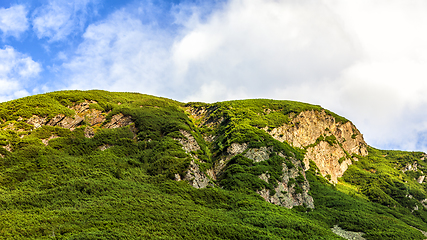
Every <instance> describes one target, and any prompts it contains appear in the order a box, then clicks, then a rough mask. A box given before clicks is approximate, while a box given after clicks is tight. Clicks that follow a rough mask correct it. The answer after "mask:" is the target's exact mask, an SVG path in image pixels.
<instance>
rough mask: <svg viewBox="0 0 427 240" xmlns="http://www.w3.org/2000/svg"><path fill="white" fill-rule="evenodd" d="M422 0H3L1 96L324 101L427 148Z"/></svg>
mask: <svg viewBox="0 0 427 240" xmlns="http://www.w3.org/2000/svg"><path fill="white" fill-rule="evenodd" d="M426 12H427V1H425V0H411V1H407V0H376V1H372V0H357V1H354V0H210V1H203V0H182V1H181V0H175V1H166V0H140V1H134V0H122V1H113V0H105V1H102V0H74V1H65V0H64V1H59V0H13V1H12V0H2V1H0V101H8V100H12V99H16V98H20V97H24V96H28V95H34V94H39V93H45V92H51V91H58V90H68V89H78V90H88V89H102V90H108V91H125V92H139V93H144V94H151V95H156V96H162V97H167V98H172V99H175V100H179V101H182V102H189V101H202V102H216V101H224V100H233V99H247V98H269V99H281V100H295V101H301V102H307V103H311V104H316V105H321V106H322V107H324V108H327V109H329V110H331V111H333V112H335V113H337V114H339V115H341V116H344V117H346V118H347V119H350V120H351V121H352V122H353V123H354V124H355V125H356V127H357V128H358V129H359V130H360V131H361V132H362V134H363V135H364V138H365V140H366V141H367V143H368V144H369V145H371V146H373V147H376V148H380V149H401V150H409V151H424V152H427V14H426Z"/></svg>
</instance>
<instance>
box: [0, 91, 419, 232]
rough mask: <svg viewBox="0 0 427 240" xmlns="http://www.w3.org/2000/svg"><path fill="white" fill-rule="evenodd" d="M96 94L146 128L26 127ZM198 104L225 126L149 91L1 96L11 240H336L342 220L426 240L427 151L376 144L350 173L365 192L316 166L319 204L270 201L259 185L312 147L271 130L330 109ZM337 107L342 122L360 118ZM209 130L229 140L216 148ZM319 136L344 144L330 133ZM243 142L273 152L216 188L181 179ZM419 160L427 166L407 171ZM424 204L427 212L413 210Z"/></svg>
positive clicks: (4, 197)
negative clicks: (191, 144)
mask: <svg viewBox="0 0 427 240" xmlns="http://www.w3.org/2000/svg"><path fill="white" fill-rule="evenodd" d="M85 101H89V102H90V108H91V109H96V110H99V111H102V112H103V113H104V114H107V112H109V114H108V115H107V122H108V121H109V119H111V118H112V116H113V115H115V114H118V113H122V114H124V115H126V116H130V117H131V119H132V121H133V122H134V125H131V126H127V127H123V128H116V129H103V128H102V127H94V130H95V135H94V137H93V138H86V137H85V128H86V126H80V127H78V128H76V129H74V130H73V131H70V130H69V129H63V128H60V127H50V126H42V127H40V128H37V129H34V128H33V126H31V125H28V124H26V123H25V120H26V119H28V118H30V117H31V116H33V115H38V116H40V117H46V118H47V119H50V118H52V117H54V116H56V115H58V114H64V115H67V116H73V115H74V111H73V110H71V109H69V108H68V107H71V106H75V105H76V104H79V103H83V102H85ZM91 101H95V102H97V103H93V102H91ZM186 106H187V107H188V106H192V107H194V108H205V109H208V110H209V111H210V112H211V115H210V116H209V119H208V121H211V122H215V121H218V124H217V125H215V124H214V125H213V127H211V126H209V127H207V126H203V127H197V126H195V124H194V123H197V124H200V122H197V121H194V120H190V119H189V117H188V115H187V114H186V113H185V112H184V110H185V109H186V108H185V107H184V105H183V104H182V103H179V102H176V101H173V100H170V99H165V98H159V97H154V96H149V95H143V94H137V93H110V92H105V91H98V90H94V91H63V92H53V93H48V94H43V95H37V96H31V97H27V98H23V99H18V100H14V101H10V102H6V103H1V104H0V122H1V123H2V124H1V126H0V127H1V128H2V129H5V130H1V131H0V145H1V146H4V147H5V148H4V147H0V154H1V158H0V210H1V211H0V212H1V213H0V238H1V239H328V240H329V239H342V238H340V237H338V236H337V235H335V234H333V233H332V231H331V230H330V227H332V226H333V225H335V224H338V225H339V226H341V227H343V228H344V229H347V230H352V231H362V232H365V233H366V235H365V237H366V238H367V239H423V237H424V236H422V235H421V233H420V232H419V231H417V230H415V229H413V228H411V227H409V226H408V225H411V226H414V227H416V228H418V229H422V230H427V227H426V224H425V222H426V221H427V211H426V210H425V209H424V208H423V207H422V206H421V205H419V200H422V199H424V198H426V195H425V189H424V187H425V185H424V184H423V185H420V184H417V183H415V180H414V178H417V177H419V176H420V174H421V172H420V171H421V170H420V169H422V168H424V167H427V166H426V165H425V163H424V162H422V161H420V158H421V156H422V155H420V153H407V152H398V151H379V150H375V149H370V150H369V151H370V155H369V157H365V158H363V157H360V156H358V158H359V159H360V160H359V162H357V163H356V164H355V165H353V166H350V168H349V170H348V171H347V172H346V174H345V175H344V177H343V180H345V181H346V182H347V184H348V183H351V184H352V185H353V186H357V187H358V191H359V193H355V194H353V195H352V194H350V195H348V194H344V193H342V192H340V191H338V190H337V189H336V187H334V186H332V185H331V184H330V183H328V181H327V180H326V179H325V178H323V177H321V176H320V175H319V174H318V172H319V170H318V168H317V166H316V165H315V164H314V162H312V161H310V171H309V172H308V173H307V178H308V180H309V181H310V188H311V190H310V194H311V195H312V196H313V197H314V200H315V209H314V210H310V209H308V208H306V206H298V207H295V208H294V209H286V208H283V207H279V206H276V205H273V204H270V203H268V202H266V201H265V200H264V199H263V198H262V197H260V196H259V195H258V194H256V193H255V191H256V190H260V189H262V188H266V189H269V190H270V194H274V193H275V192H274V188H275V187H276V186H277V184H278V181H281V178H282V176H283V175H284V174H287V173H286V172H283V166H284V165H286V167H287V168H288V169H292V170H295V168H296V167H295V165H294V164H293V163H292V161H293V162H294V163H295V161H301V160H302V159H303V158H304V154H305V151H304V150H303V149H298V148H293V147H292V146H290V145H289V144H288V143H286V142H284V143H282V142H279V141H277V140H275V139H273V138H272V137H271V136H270V135H269V134H267V133H266V132H265V131H264V130H261V129H260V128H264V127H268V129H272V128H274V127H278V126H281V125H283V124H286V123H288V122H289V121H290V119H291V117H292V116H293V115H296V114H298V113H300V112H301V111H307V110H315V111H323V110H324V109H322V108H321V107H320V106H316V105H309V104H304V103H299V102H291V101H273V100H266V99H256V100H241V101H230V102H223V103H214V104H205V103H189V104H187V105H186ZM325 111H326V112H327V113H328V114H330V115H332V116H334V117H335V120H336V121H337V122H346V121H348V120H346V119H344V118H342V117H339V116H337V115H335V114H333V113H331V112H329V111H327V110H325ZM220 119H222V122H221V121H219V120H220ZM135 129H136V130H135ZM18 130H19V131H18ZM183 131H185V132H184V133H185V135H186V136H189V135H188V134H191V135H192V137H194V139H195V140H196V141H197V143H198V145H199V146H200V149H199V150H197V151H193V152H192V153H187V152H185V150H184V149H183V148H182V146H181V145H180V144H179V142H178V140H177V139H186V140H189V138H190V137H185V136H184V134H183ZM203 134H206V135H215V136H218V137H217V138H215V141H214V142H212V143H207V142H205V140H204V139H203ZM48 139H50V141H49V144H48V146H46V145H45V144H44V143H46V141H47V140H48ZM42 140H43V141H42ZM319 141H327V142H328V143H329V144H336V143H337V142H336V139H334V138H332V137H330V136H329V137H327V136H322V139H319ZM233 143H242V144H243V143H245V144H246V143H247V144H248V146H249V148H257V149H259V148H262V147H265V148H263V149H267V150H266V151H269V152H270V153H271V154H270V156H269V159H267V160H265V161H261V162H254V161H253V160H251V159H248V158H246V157H245V156H244V155H245V152H244V153H242V154H239V155H237V156H235V157H234V158H232V159H231V160H230V161H229V162H227V163H226V167H225V169H224V172H223V173H222V175H221V176H220V177H219V179H218V180H217V181H216V182H215V184H216V185H215V187H209V188H205V189H196V188H193V187H191V186H190V185H189V184H188V183H187V182H185V181H173V180H171V179H174V178H175V177H176V175H180V176H181V178H182V177H184V174H185V171H186V169H187V167H188V165H189V164H190V162H191V161H192V160H194V158H193V157H192V156H191V155H190V154H192V155H193V156H197V158H198V160H194V161H195V162H196V163H198V164H199V167H200V169H201V170H202V171H205V170H207V169H209V168H212V166H213V165H214V163H215V161H217V160H218V157H219V156H221V154H222V153H224V151H226V150H227V148H228V147H229V146H230V145H231V144H233ZM6 148H7V149H9V148H10V149H11V150H12V152H9V151H8V150H6ZM211 152H212V153H213V154H212V153H211ZM279 153H280V156H279ZM282 154H283V155H282ZM281 156H285V157H281ZM384 156H385V157H384ZM291 158H292V161H291ZM414 161H418V166H419V169H418V171H408V172H406V174H404V173H402V172H400V171H399V169H402V168H404V167H405V166H406V165H407V164H413V163H414ZM301 165H303V164H302V162H301ZM394 167H396V169H394ZM316 169H317V170H316ZM393 169H394V170H393ZM298 170H299V171H302V169H301V168H300V167H298ZM316 173H317V174H316ZM260 175H265V177H266V178H267V179H268V180H267V181H264V180H262V179H261V178H260V177H259V176H260ZM303 183H305V179H304V176H303V174H302V173H301V172H300V174H298V175H297V176H296V177H295V178H294V179H290V180H289V182H288V184H289V185H291V186H293V188H294V191H295V192H296V193H299V192H302V191H303V190H302V186H303ZM284 194H286V193H284ZM408 195H411V196H412V198H409V197H407V196H408ZM360 196H366V197H367V198H369V199H371V201H368V200H366V199H362V198H360ZM373 202H375V203H373ZM415 205H417V206H418V207H419V208H420V209H419V210H418V211H413V212H411V211H410V210H412V209H413V207H414V206H415ZM388 206H390V207H388Z"/></svg>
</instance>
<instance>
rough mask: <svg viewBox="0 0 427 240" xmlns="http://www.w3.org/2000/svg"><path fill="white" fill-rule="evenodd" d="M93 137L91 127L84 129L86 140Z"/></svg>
mask: <svg viewBox="0 0 427 240" xmlns="http://www.w3.org/2000/svg"><path fill="white" fill-rule="evenodd" d="M94 136H95V130H93V128H91V127H86V128H85V137H86V138H93V137H94Z"/></svg>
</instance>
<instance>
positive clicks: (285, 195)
mask: <svg viewBox="0 0 427 240" xmlns="http://www.w3.org/2000/svg"><path fill="white" fill-rule="evenodd" d="M271 152H272V148H267V147H261V148H259V149H256V148H253V149H249V150H248V151H247V152H246V153H245V155H244V156H245V157H247V158H249V159H252V160H254V162H260V161H265V160H267V159H269V156H270V153H271ZM279 156H281V157H283V158H286V159H288V160H289V161H291V162H292V164H293V165H294V166H295V167H293V168H291V169H289V168H288V167H287V165H286V164H285V163H283V164H282V171H283V173H284V174H283V176H282V178H281V180H280V181H279V182H278V185H277V187H276V188H275V189H274V191H275V193H274V194H270V189H266V188H264V189H261V190H260V191H258V194H260V195H261V197H263V198H264V199H265V200H266V201H267V202H270V203H273V204H276V205H279V206H283V207H286V208H293V207H295V206H302V205H305V206H306V207H308V208H314V200H313V197H311V196H310V195H309V194H308V192H309V190H310V184H309V182H308V181H307V179H306V178H305V172H304V171H300V169H302V168H301V167H302V166H301V162H300V161H299V160H297V159H294V158H289V157H286V156H284V155H283V154H282V153H279ZM299 175H302V176H303V177H304V182H302V183H298V182H295V183H291V182H290V180H291V179H296V178H297V177H298V176H299ZM259 178H260V179H261V180H263V181H265V182H268V181H269V178H270V174H269V173H268V172H267V173H263V174H261V175H260V176H259ZM295 185H298V186H295ZM296 187H299V188H301V189H302V191H298V192H297V191H296V190H295V189H296Z"/></svg>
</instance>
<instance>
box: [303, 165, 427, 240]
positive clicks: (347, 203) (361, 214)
mask: <svg viewBox="0 0 427 240" xmlns="http://www.w3.org/2000/svg"><path fill="white" fill-rule="evenodd" d="M306 176H307V179H308V180H309V182H310V186H311V191H310V192H311V195H312V196H313V198H314V202H315V204H316V208H315V209H314V211H312V212H310V213H308V215H309V216H310V217H312V218H314V219H318V220H321V221H322V222H325V223H327V224H328V225H329V226H330V227H332V226H333V225H339V226H340V227H342V228H344V229H347V230H350V231H356V232H364V233H366V234H365V235H364V236H363V237H365V238H366V239H423V238H424V236H423V235H422V234H421V233H420V232H419V231H417V230H415V229H413V228H411V227H409V226H408V225H407V224H410V225H412V226H414V227H417V228H419V229H426V228H427V226H426V224H425V223H423V222H422V221H421V220H420V219H419V218H416V217H415V216H413V215H412V214H410V211H408V210H405V209H403V208H400V209H395V208H388V207H386V206H383V205H380V204H375V203H372V202H369V201H367V200H364V199H361V198H359V197H356V196H350V195H347V194H344V193H342V192H339V191H337V190H336V189H334V187H333V186H331V185H329V184H323V183H321V182H322V180H321V176H318V175H317V176H316V175H315V171H312V170H310V171H308V172H306Z"/></svg>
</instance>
